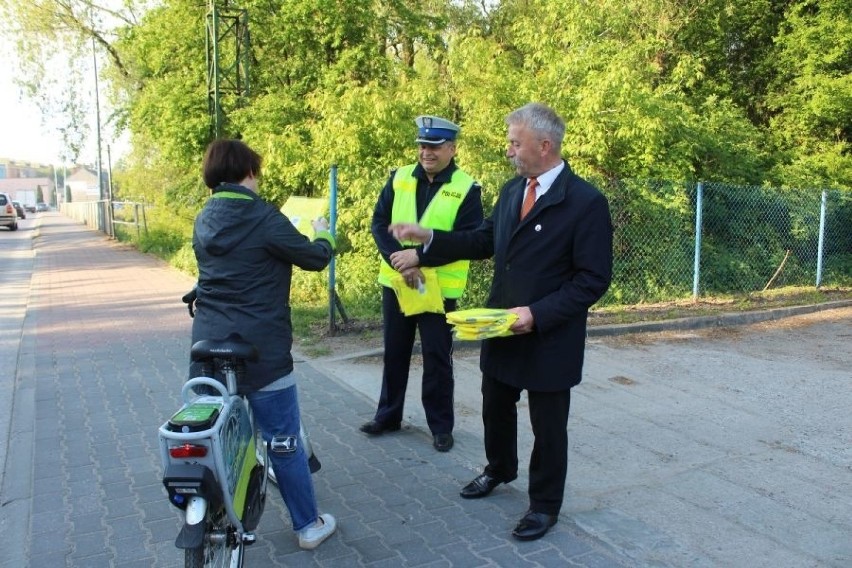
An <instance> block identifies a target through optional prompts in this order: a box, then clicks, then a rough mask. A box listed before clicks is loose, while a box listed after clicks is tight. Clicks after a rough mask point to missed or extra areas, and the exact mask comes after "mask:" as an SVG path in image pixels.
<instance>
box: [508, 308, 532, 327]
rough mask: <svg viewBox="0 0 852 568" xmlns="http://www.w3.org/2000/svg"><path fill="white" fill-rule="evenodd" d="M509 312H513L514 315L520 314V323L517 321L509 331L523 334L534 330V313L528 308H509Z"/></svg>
mask: <svg viewBox="0 0 852 568" xmlns="http://www.w3.org/2000/svg"><path fill="white" fill-rule="evenodd" d="M508 311H510V312H512V313H513V314H518V321H516V322H515V323H513V324H512V325H511V327H509V331H511V332H513V333H515V334H521V333H530V332H531V331H532V330H533V326H534V325H535V320H534V319H533V315H532V312H531V311H530V309H529V307H528V306H521V307H519V308H509V310H508Z"/></svg>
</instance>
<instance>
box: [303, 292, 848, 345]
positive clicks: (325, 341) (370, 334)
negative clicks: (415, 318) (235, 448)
mask: <svg viewBox="0 0 852 568" xmlns="http://www.w3.org/2000/svg"><path fill="white" fill-rule="evenodd" d="M818 294H819V296H818V297H817V299H821V300H822V301H823V302H831V301H838V300H849V299H852V292H850V291H849V290H845V289H844V290H820V291H819V292H818ZM808 303H820V302H808ZM804 304H806V302H802V303H799V304H796V303H791V298H790V297H782V296H778V297H774V298H761V297H755V298H751V299H749V300H748V301H747V302H744V301H743V300H742V299H740V300H724V299H720V300H712V299H710V300H702V301H701V302H696V303H693V302H691V301H677V302H667V303H659V304H639V305H636V306H629V307H626V308H621V309H620V311H619V312H618V313H615V312H607V311H602V310H595V311H593V312H591V313H590V314H589V327H592V328H593V327H596V326H604V325H614V324H624V323H636V322H651V321H665V320H670V319H680V318H689V317H705V316H712V315H720V314H727V313H736V312H742V311H758V310H761V309H772V308H777V307H790V306H792V305H804ZM840 310H845V312H841V315H840V316H839V317H841V318H844V317H849V318H852V308H840ZM843 314H845V315H843ZM837 318H838V311H837V310H836V309H835V310H824V311H818V312H815V313H811V314H805V315H799V316H794V317H788V318H781V319H775V320H771V321H766V322H762V323H754V324H748V325H741V326H723V327H705V328H702V329H696V330H686V331H685V330H677V331H663V332H643V333H623V334H621V335H616V336H611V337H606V338H600V339H596V341H602V342H605V343H607V344H611V345H650V344H653V343H657V342H660V341H666V342H685V341H691V340H693V339H696V338H704V339H733V338H736V337H738V336H740V335H742V334H744V333H748V332H754V331H767V330H771V329H794V328H796V327H806V326H811V325H814V324H817V323H820V322H822V321H829V320H836V319H837ZM382 343H383V342H382V324H381V321H359V320H351V321H350V322H348V323H342V322H341V323H339V324H338V327H337V329H336V330H335V332H334V333H333V334H332V333H329V330H328V327H327V324H323V326H319V325H318V326H317V327H315V328H313V329H312V330H311V333H310V334H309V336H307V337H301V338H296V340H295V344H294V348H295V349H296V350H297V351H299V352H301V353H302V354H303V355H304V356H305V357H307V358H310V359H317V358H340V357H347V356H352V355H355V354H359V353H363V354H364V356H365V357H369V356H376V355H375V352H376V351H379V350H381V348H382Z"/></svg>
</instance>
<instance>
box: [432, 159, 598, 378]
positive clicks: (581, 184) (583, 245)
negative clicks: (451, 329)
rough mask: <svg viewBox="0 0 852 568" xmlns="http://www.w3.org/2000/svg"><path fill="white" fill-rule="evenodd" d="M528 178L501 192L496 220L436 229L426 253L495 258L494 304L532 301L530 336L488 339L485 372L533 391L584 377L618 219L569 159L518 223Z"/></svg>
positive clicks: (491, 304)
mask: <svg viewBox="0 0 852 568" xmlns="http://www.w3.org/2000/svg"><path fill="white" fill-rule="evenodd" d="M525 184H526V180H525V178H522V177H515V178H513V179H511V180H509V181H508V182H507V183H506V184H505V185H504V186H503V188H502V189H501V190H500V196H499V198H498V199H497V203H496V204H495V205H494V211H493V213H492V214H491V217H489V218H487V219H486V220H485V221H484V222H483V223H482V225H481V226H480V227H479V228H477V229H476V230H473V231H464V232H450V233H448V232H442V231H435V232H434V238H433V240H432V244H431V245H430V247H429V252H428V253H427V254H426V256H429V255H432V254H435V255H439V256H441V257H447V256H450V257H452V258H456V259H458V258H470V259H483V258H490V257H492V256H493V257H494V278H493V281H492V283H491V293H490V295H489V299H488V307H493V308H514V307H520V306H529V308H530V310H531V311H532V314H533V318H534V320H535V327H534V330H533V332H532V333H528V334H522V335H514V336H510V337H498V338H494V339H487V340H485V341H483V344H482V353H481V357H480V368H481V369H482V372H483V373H485V374H487V375H489V376H492V377H495V378H496V379H497V380H499V381H501V382H503V383H507V384H509V385H512V386H515V387H518V388H524V389H529V390H533V391H543V392H551V391H558V390H565V389H569V388H571V387H573V386H575V385H576V384H578V383H579V382H580V380H581V375H582V369H583V355H584V350H585V340H586V318H587V315H588V310H589V308H590V307H591V306H592V304H594V303H595V302H596V301H598V300H599V299H600V297H601V296H603V295H604V293H605V292H606V290H607V288H608V287H609V284H610V280H611V278H612V221H611V219H610V214H609V205H608V203H607V200H606V198H605V197H604V196H603V194H601V193H600V192H599V191H598V190H597V189H595V188H594V187H593V186H592V185H591V184H589V183H588V182H586V181H585V180H583V179H582V178H580V177H579V176H577V175H576V174H575V173H574V172H572V171H571V169H570V168H569V167H568V164H567V163H566V165H565V169H564V170H563V171H562V172H561V173H560V174H559V176H558V177H557V178H556V180H555V181H554V183H553V185H552V186H551V187H550V189H549V190H548V191H547V193H545V194H544V195H543V196H542V197H541V198H539V200H538V201H537V202H536V204H535V206H534V207H533V209H532V210H531V211H530V213H529V214H528V215H527V216H526V217H525V218H524V220H523V221H518V219H519V217H520V208H521V201H522V195H523V192H524V187H525Z"/></svg>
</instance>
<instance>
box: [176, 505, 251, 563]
mask: <svg viewBox="0 0 852 568" xmlns="http://www.w3.org/2000/svg"><path fill="white" fill-rule="evenodd" d="M204 523H205V527H204V539H203V540H202V545H201V547H200V548H188V549H186V550H185V551H184V553H185V554H184V566H185V568H242V565H243V559H244V554H245V543H243V541H242V540H241V539H238V538H237V536H236V533H235V531H234V529H233V527H231V526H230V524H229V523H228V516H227V514H226V513H225V510H224V509H219V510H218V511H215V512H211V511H209V510H208V511H207V518H206V519H205V521H204Z"/></svg>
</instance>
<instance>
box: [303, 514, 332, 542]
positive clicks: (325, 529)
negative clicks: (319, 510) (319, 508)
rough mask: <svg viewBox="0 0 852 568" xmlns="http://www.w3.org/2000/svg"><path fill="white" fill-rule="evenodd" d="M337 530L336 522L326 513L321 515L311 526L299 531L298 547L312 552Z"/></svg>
mask: <svg viewBox="0 0 852 568" xmlns="http://www.w3.org/2000/svg"><path fill="white" fill-rule="evenodd" d="M336 528H337V521H335V520H334V517H332V516H331V515H329V514H328V513H323V514H322V515H320V516H319V519H317V522H316V523H314V524H313V525H312V526H310V527H308V528H306V529H302V530H300V531H299V547H300V548H304V549H305V550H313V549H314V548H316V547H318V546H319V545H320V544H322V543H323V541H324V540H325V539H327V538H328V537H330V536H331V534H332V533H333V532H334V530H335V529H336Z"/></svg>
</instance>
